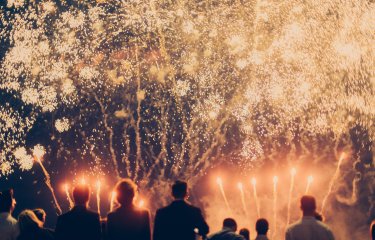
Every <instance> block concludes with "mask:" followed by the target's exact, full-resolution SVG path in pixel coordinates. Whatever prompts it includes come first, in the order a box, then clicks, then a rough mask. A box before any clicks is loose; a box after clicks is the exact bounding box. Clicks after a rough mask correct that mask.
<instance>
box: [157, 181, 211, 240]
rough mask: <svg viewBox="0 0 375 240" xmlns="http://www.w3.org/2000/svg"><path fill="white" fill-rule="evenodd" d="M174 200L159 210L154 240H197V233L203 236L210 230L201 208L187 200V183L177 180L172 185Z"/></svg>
mask: <svg viewBox="0 0 375 240" xmlns="http://www.w3.org/2000/svg"><path fill="white" fill-rule="evenodd" d="M172 196H173V197H174V199H175V200H174V201H173V202H172V203H171V204H170V205H169V206H167V207H164V208H161V209H159V210H157V212H156V216H155V225H154V237H153V239H154V240H176V239H178V240H195V237H196V234H199V235H201V236H203V237H205V236H206V234H207V233H208V232H209V227H208V225H207V223H206V221H205V220H204V218H203V216H202V213H201V210H200V209H199V208H197V207H194V206H192V205H190V204H189V203H188V202H187V201H186V198H187V183H186V182H183V181H176V182H175V183H174V184H173V185H172Z"/></svg>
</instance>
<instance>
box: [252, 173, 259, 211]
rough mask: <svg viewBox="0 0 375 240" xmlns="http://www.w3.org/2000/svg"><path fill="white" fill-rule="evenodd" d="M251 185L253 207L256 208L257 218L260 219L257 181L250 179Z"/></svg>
mask: <svg viewBox="0 0 375 240" xmlns="http://www.w3.org/2000/svg"><path fill="white" fill-rule="evenodd" d="M251 184H252V185H253V195H254V200H255V206H256V208H257V214H258V218H260V205H259V200H258V193H257V180H256V179H255V178H252V179H251Z"/></svg>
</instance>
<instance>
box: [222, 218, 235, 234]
mask: <svg viewBox="0 0 375 240" xmlns="http://www.w3.org/2000/svg"><path fill="white" fill-rule="evenodd" d="M223 227H226V228H231V229H233V230H234V231H236V230H237V223H236V220H234V219H233V218H226V219H224V221H223Z"/></svg>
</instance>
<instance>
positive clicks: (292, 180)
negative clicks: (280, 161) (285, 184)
mask: <svg viewBox="0 0 375 240" xmlns="http://www.w3.org/2000/svg"><path fill="white" fill-rule="evenodd" d="M296 173H297V171H296V169H295V168H292V170H291V171H290V176H291V177H290V187H289V195H288V210H287V211H288V212H287V219H286V226H288V225H289V222H290V209H291V206H292V197H293V190H294V179H295V176H296Z"/></svg>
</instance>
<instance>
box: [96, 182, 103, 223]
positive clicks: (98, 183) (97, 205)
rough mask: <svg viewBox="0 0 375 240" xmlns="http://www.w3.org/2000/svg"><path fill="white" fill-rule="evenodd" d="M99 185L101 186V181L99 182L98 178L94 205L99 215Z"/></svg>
mask: <svg viewBox="0 0 375 240" xmlns="http://www.w3.org/2000/svg"><path fill="white" fill-rule="evenodd" d="M101 186H102V183H101V181H100V180H98V181H97V182H96V207H97V210H98V214H99V216H100V215H101V214H100V190H101Z"/></svg>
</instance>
